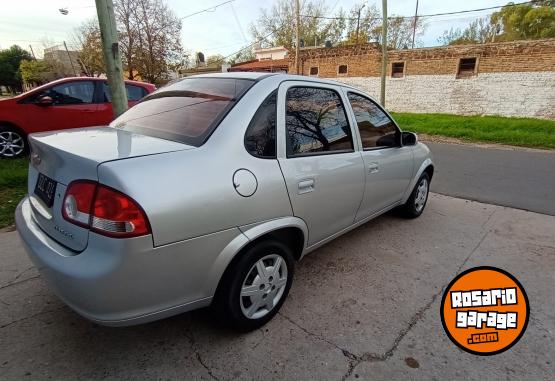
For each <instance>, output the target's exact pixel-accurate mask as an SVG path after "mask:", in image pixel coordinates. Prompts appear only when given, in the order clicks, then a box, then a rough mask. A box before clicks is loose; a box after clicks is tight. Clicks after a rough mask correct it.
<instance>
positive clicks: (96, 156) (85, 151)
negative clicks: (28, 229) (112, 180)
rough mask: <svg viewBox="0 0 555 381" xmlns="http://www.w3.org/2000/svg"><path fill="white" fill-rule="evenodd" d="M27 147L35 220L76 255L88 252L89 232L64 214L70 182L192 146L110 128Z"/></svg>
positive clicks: (41, 139)
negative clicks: (105, 167)
mask: <svg viewBox="0 0 555 381" xmlns="http://www.w3.org/2000/svg"><path fill="white" fill-rule="evenodd" d="M29 145H30V148H31V163H30V165H29V180H28V192H29V198H30V202H31V205H32V213H33V217H34V219H35V221H36V222H37V223H38V225H39V226H40V227H41V228H42V229H43V230H44V231H45V232H46V233H47V234H48V235H49V236H50V237H52V238H53V239H55V240H56V241H58V242H60V243H61V244H63V245H65V246H67V247H68V248H70V249H72V250H74V251H77V252H79V251H82V250H84V249H85V248H86V246H87V243H88V236H89V230H88V229H87V228H84V227H80V226H77V225H75V224H73V223H70V222H68V221H66V220H65V219H64V218H63V216H62V206H63V199H64V195H65V191H66V189H67V186H68V185H69V184H70V183H71V182H72V181H74V180H92V181H98V174H97V167H98V166H99V165H100V164H101V163H104V162H107V161H114V160H124V159H128V158H132V157H137V156H146V155H155V154H160V153H165V152H171V151H179V150H186V149H192V148H194V147H191V146H189V145H186V144H183V143H178V142H173V141H170V140H164V139H159V138H155V137H150V136H145V135H140V134H136V133H132V132H129V131H124V130H119V129H115V128H110V127H93V128H82V129H75V130H64V131H57V132H54V133H41V134H32V135H30V136H29Z"/></svg>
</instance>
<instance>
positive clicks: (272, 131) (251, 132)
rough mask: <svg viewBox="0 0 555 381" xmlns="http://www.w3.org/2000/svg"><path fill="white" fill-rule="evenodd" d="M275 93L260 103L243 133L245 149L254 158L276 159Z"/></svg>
mask: <svg viewBox="0 0 555 381" xmlns="http://www.w3.org/2000/svg"><path fill="white" fill-rule="evenodd" d="M276 115H277V91H274V92H273V93H272V94H271V95H270V96H269V97H268V98H266V99H265V100H264V102H262V104H261V105H260V107H259V108H258V110H257V111H256V113H255V114H254V117H253V118H252V120H251V122H250V124H249V127H248V128H247V132H246V133H245V148H246V149H247V151H248V152H249V153H250V154H251V155H254V156H257V157H261V158H268V159H270V158H272V159H273V158H275V157H276Z"/></svg>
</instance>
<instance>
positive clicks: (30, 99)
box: [17, 79, 98, 107]
mask: <svg viewBox="0 0 555 381" xmlns="http://www.w3.org/2000/svg"><path fill="white" fill-rule="evenodd" d="M87 82H88V83H91V84H92V85H93V96H92V101H91V102H89V103H72V104H67V103H65V104H52V105H51V106H49V107H68V106H84V105H94V104H96V103H97V102H96V82H98V81H96V80H94V79H90V80H77V81H75V80H70V81H64V82H61V83H57V84H55V85H52V86H49V87H47V88H44V89H42V90H39V91H35V92H33V93H31V94H29V95H28V96H26V97H25V98H23V99H21V100H20V101H18V102H17V103H18V104H31V105H33V104H36V102H34V101H33V98H35V97H38V96H39V95H41V94H43V93H44V92H50V91H51V90H52V89H53V88H54V87H56V86H62V85H67V84H74V83H87Z"/></svg>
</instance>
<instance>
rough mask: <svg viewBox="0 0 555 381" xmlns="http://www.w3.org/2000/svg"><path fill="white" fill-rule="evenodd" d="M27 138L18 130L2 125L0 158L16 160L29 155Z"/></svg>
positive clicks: (0, 129) (0, 128)
mask: <svg viewBox="0 0 555 381" xmlns="http://www.w3.org/2000/svg"><path fill="white" fill-rule="evenodd" d="M28 149H29V146H28V143H27V137H26V136H25V134H23V133H21V131H19V130H18V129H17V128H14V127H11V126H6V125H0V158H16V157H21V156H24V155H25V154H27V151H28Z"/></svg>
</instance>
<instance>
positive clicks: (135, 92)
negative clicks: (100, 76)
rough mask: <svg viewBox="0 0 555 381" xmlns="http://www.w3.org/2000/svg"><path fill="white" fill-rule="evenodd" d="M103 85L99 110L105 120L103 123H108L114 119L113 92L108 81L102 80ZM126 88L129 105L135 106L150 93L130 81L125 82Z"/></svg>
mask: <svg viewBox="0 0 555 381" xmlns="http://www.w3.org/2000/svg"><path fill="white" fill-rule="evenodd" d="M101 87H102V89H101V91H100V101H99V104H98V111H99V115H100V117H101V118H102V120H103V123H102V124H108V123H110V122H111V121H112V120H113V119H114V113H113V111H112V93H111V92H110V86H109V85H108V83H107V82H106V81H103V82H102V85H101ZM125 90H126V91H127V102H128V103H127V106H128V107H133V106H134V105H136V104H137V103H138V102H139V101H140V100H141V98H142V97H144V96H145V95H147V94H148V92H147V91H146V89H144V88H142V87H141V86H136V85H131V84H129V83H126V84H125Z"/></svg>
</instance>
